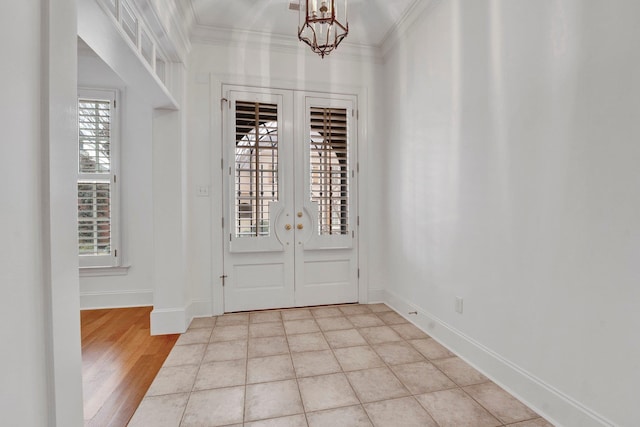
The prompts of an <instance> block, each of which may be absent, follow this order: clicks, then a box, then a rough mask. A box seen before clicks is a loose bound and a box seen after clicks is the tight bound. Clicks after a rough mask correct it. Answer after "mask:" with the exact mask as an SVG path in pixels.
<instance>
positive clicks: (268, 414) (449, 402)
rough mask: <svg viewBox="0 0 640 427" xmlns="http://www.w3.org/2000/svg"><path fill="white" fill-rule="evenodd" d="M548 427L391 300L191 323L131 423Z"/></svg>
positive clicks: (282, 426)
mask: <svg viewBox="0 0 640 427" xmlns="http://www.w3.org/2000/svg"><path fill="white" fill-rule="evenodd" d="M506 425H509V426H517V427H548V426H551V424H549V423H548V422H546V421H545V420H544V419H542V418H540V417H539V416H538V415H537V414H536V413H535V412H533V411H532V410H530V409H529V408H527V407H526V406H525V405H523V404H522V403H520V402H519V401H518V400H516V399H515V398H514V397H512V396H511V395H509V394H508V393H506V392H505V391H504V390H502V389H501V388H500V387H498V386H497V385H495V384H494V383H492V382H491V381H489V379H488V378H486V377H485V376H484V375H482V374H481V373H479V372H478V371H476V370H475V369H473V368H472V367H471V366H469V365H468V364H466V363H465V362H463V361H462V360H461V359H459V358H458V357H456V356H455V355H454V354H452V353H451V352H449V351H448V350H447V349H446V348H444V347H443V346H441V345H440V344H438V343H437V342H436V341H435V340H433V339H432V338H430V337H429V336H428V335H426V334H425V333H424V332H422V331H421V330H419V329H418V328H416V327H415V326H414V325H412V324H411V323H408V322H407V321H406V320H405V319H404V318H403V317H402V316H400V315H399V314H398V313H396V312H394V311H392V310H391V309H390V308H389V307H387V306H386V305H384V304H371V305H359V304H356V305H342V306H326V307H311V308H300V309H287V310H270V311H258V312H251V313H239V314H225V315H224V316H218V317H210V318H200V319H194V321H193V322H192V323H191V326H190V328H189V330H188V331H187V332H186V333H184V334H182V335H181V336H180V338H179V339H178V342H177V343H176V346H175V347H174V348H173V350H172V351H171V353H170V355H169V357H168V358H167V360H166V362H165V363H164V365H163V367H162V369H161V370H160V372H159V373H158V376H157V377H156V379H155V380H154V382H153V384H152V385H151V387H150V388H149V390H148V392H147V394H146V396H145V398H144V399H143V401H142V403H141V404H140V406H139V407H138V409H137V411H136V413H135V414H134V416H133V418H132V419H131V422H130V423H129V426H134V427H137V426H143V427H148V426H154V427H160V426H167V427H169V426H181V427H192V426H199V427H205V426H234V427H238V426H244V427H303V426H304V427H307V426H309V427H342V426H344V427H367V426H368V427H371V426H375V427H411V426H417V427H429V426H440V427H450V426H451V427H460V426H473V427H483V426H506Z"/></svg>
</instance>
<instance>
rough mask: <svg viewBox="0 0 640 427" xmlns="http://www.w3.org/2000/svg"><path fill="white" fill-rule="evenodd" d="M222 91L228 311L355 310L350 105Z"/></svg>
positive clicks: (316, 97) (337, 99)
mask: <svg viewBox="0 0 640 427" xmlns="http://www.w3.org/2000/svg"><path fill="white" fill-rule="evenodd" d="M223 91H224V93H225V97H226V99H227V100H228V103H227V104H228V106H227V107H228V108H225V109H224V113H223V114H224V117H223V123H224V124H223V126H224V129H223V166H224V168H223V182H224V195H223V205H224V234H223V236H224V275H225V276H226V277H225V281H224V284H225V286H224V302H225V312H232V311H243V310H256V309H266V308H283V307H295V306H307V305H318V304H334V303H347V302H356V301H357V300H358V274H357V271H358V265H357V262H358V256H357V255H358V253H357V235H356V232H357V203H356V200H357V194H356V191H357V173H356V170H355V169H356V167H355V166H356V164H357V163H356V158H357V157H356V155H357V153H356V146H357V145H356V135H357V123H356V117H355V114H354V111H355V108H356V105H355V104H356V98H355V97H354V96H343V95H341V96H337V95H329V94H321V93H309V92H301V91H289V90H272V89H256V88H244V87H237V86H225V87H224V90H223Z"/></svg>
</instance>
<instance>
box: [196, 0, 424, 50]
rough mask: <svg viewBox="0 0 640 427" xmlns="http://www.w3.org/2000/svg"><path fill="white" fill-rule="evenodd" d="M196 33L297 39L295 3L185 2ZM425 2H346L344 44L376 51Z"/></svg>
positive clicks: (278, 0)
mask: <svg viewBox="0 0 640 427" xmlns="http://www.w3.org/2000/svg"><path fill="white" fill-rule="evenodd" d="M186 1H187V2H189V3H190V6H191V8H192V10H193V14H194V19H195V25H196V26H197V28H198V30H200V31H203V30H205V31H206V30H207V29H210V30H217V31H218V32H219V30H240V31H241V32H244V31H250V32H256V33H259V34H264V35H277V36H283V37H289V36H290V37H292V38H294V37H297V28H298V12H297V11H293V10H289V3H290V2H291V1H293V2H294V3H298V0H291V1H290V0H186ZM422 1H426V0H348V8H349V9H348V17H349V36H348V37H347V38H346V39H345V41H344V43H349V44H355V45H364V46H371V47H379V46H381V45H382V43H383V42H384V41H385V38H386V36H387V34H388V33H389V32H390V31H391V30H392V29H393V28H394V26H395V25H396V24H398V23H399V22H400V21H401V20H402V19H403V17H404V16H405V14H406V13H408V11H409V10H410V9H411V7H412V6H413V5H414V3H420V2H422ZM340 3H342V0H341V1H340Z"/></svg>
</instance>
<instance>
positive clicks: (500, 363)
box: [373, 290, 614, 427]
mask: <svg viewBox="0 0 640 427" xmlns="http://www.w3.org/2000/svg"><path fill="white" fill-rule="evenodd" d="M383 294H384V296H383V301H384V302H385V303H387V304H388V305H389V306H390V307H392V308H393V309H395V310H396V311H397V312H398V313H400V314H401V315H402V316H404V317H405V318H406V319H407V320H409V321H410V322H412V323H413V324H414V325H416V326H417V327H419V328H420V329H422V330H423V331H424V332H426V333H427V334H429V335H430V336H431V337H433V338H434V339H435V340H436V341H438V342H439V343H440V344H442V345H444V346H445V347H447V348H448V349H449V350H451V351H452V352H453V353H455V354H456V355H458V356H459V357H460V358H461V359H463V360H465V361H466V362H467V363H469V364H470V365H472V366H473V367H474V368H476V369H477V370H479V371H480V372H482V373H483V374H484V375H486V376H487V377H489V378H490V379H491V380H492V381H494V382H495V383H496V384H498V385H499V386H501V387H502V388H504V389H505V390H506V391H508V392H509V393H511V394H512V395H513V396H515V397H516V398H518V399H520V400H521V401H522V402H524V403H525V404H526V405H528V406H529V407H530V408H531V409H533V410H534V411H536V412H537V413H538V414H540V415H541V416H543V417H545V418H546V419H547V420H549V421H550V422H552V423H553V424H554V425H555V426H557V427H561V426H567V427H568V426H580V427H603V426H613V425H614V423H612V422H611V421H609V420H607V419H606V418H605V417H603V416H601V415H599V414H597V413H595V412H594V411H592V410H590V409H589V408H587V407H585V406H584V405H582V404H580V402H577V401H576V400H575V399H573V398H571V397H570V396H568V395H566V394H564V393H562V392H561V391H559V390H557V389H556V388H554V387H553V386H551V385H550V384H547V383H545V382H544V381H542V380H540V379H539V378H537V377H536V376H534V375H533V374H531V373H529V372H527V371H526V370H524V369H522V368H521V367H519V366H517V365H516V364H514V363H512V362H510V361H509V360H507V359H505V358H504V357H502V356H500V355H499V354H497V353H495V352H494V351H492V350H491V349H489V348H487V347H485V346H484V345H482V344H480V343H479V342H477V341H475V340H473V339H472V338H470V337H468V336H466V335H465V334H463V333H462V332H460V331H458V330H457V329H455V328H453V327H452V326H450V325H448V324H447V323H445V322H443V321H442V320H440V319H439V318H437V317H435V316H433V315H432V314H430V313H429V312H428V311H426V310H424V309H423V308H421V307H418V306H416V305H415V304H413V303H411V302H410V301H408V300H406V299H404V298H403V297H401V296H399V295H397V294H395V293H393V292H391V291H388V290H384V291H383ZM373 300H375V298H374V299H373ZM410 312H414V313H416V314H411V315H410V314H409V313H410Z"/></svg>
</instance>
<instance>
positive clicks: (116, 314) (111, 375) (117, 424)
mask: <svg viewBox="0 0 640 427" xmlns="http://www.w3.org/2000/svg"><path fill="white" fill-rule="evenodd" d="M151 310H152V307H136V308H119V309H108V310H83V311H82V312H81V320H80V321H81V327H82V385H83V389H84V391H83V394H84V420H85V426H91V427H107V426H109V427H121V426H126V425H127V423H128V422H129V419H131V417H132V416H133V413H134V412H135V410H136V408H137V407H138V405H139V404H140V401H142V398H143V396H144V394H145V393H146V391H147V389H148V388H149V386H150V385H151V382H152V381H153V379H154V378H155V376H156V374H157V373H158V370H160V367H161V366H162V364H163V363H164V361H165V359H166V358H167V355H168V354H169V352H170V351H171V349H172V348H173V345H174V344H175V342H176V341H177V339H178V337H179V335H160V336H151V335H150V324H149V314H150V313H151Z"/></svg>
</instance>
